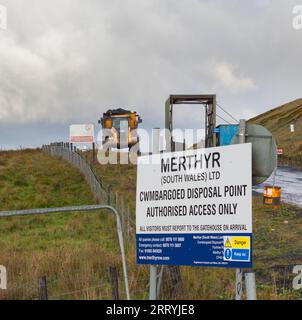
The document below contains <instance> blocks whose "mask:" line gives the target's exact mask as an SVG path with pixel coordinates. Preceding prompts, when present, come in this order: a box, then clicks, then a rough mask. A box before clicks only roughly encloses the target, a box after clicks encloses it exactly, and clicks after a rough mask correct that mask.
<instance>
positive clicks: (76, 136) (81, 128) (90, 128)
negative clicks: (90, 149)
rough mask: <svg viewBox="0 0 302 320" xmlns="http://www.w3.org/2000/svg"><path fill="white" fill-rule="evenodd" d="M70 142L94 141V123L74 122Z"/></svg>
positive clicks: (70, 130) (70, 131) (71, 127)
mask: <svg viewBox="0 0 302 320" xmlns="http://www.w3.org/2000/svg"><path fill="white" fill-rule="evenodd" d="M69 142H70V143H92V142H94V125H93V124H73V125H71V126H70V127H69Z"/></svg>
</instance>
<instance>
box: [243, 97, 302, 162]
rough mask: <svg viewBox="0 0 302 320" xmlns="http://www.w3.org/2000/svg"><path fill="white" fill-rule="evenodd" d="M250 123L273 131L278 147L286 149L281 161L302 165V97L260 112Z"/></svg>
mask: <svg viewBox="0 0 302 320" xmlns="http://www.w3.org/2000/svg"><path fill="white" fill-rule="evenodd" d="M249 123H254V124H261V125H263V126H265V127H266V128H267V129H268V130H270V131H271V132H272V134H273V135H274V136H275V138H276V140H277V145H278V147H283V148H284V151H285V154H284V156H283V157H281V158H280V161H279V162H281V163H282V164H289V165H296V166H300V167H302V99H298V100H295V101H292V102H289V103H286V104H284V105H282V106H280V107H277V108H275V109H272V110H270V111H268V112H265V113H263V114H260V115H259V116H257V117H255V118H252V119H250V120H249ZM291 124H294V125H295V132H294V133H292V132H291V131H290V125H291Z"/></svg>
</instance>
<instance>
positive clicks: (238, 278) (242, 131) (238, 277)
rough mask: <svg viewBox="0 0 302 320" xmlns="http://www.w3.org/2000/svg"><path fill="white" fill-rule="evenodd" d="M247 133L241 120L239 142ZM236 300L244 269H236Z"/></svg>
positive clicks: (239, 297)
mask: <svg viewBox="0 0 302 320" xmlns="http://www.w3.org/2000/svg"><path fill="white" fill-rule="evenodd" d="M245 133H246V121H245V120H242V119H241V120H240V122H239V131H238V135H239V143H240V144H241V143H245ZM235 289H236V297H235V299H236V300H241V299H242V269H236V286H235Z"/></svg>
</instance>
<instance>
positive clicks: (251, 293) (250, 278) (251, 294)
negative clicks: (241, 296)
mask: <svg viewBox="0 0 302 320" xmlns="http://www.w3.org/2000/svg"><path fill="white" fill-rule="evenodd" d="M245 288H246V300H257V294H256V278H255V273H254V272H249V273H246V274H245Z"/></svg>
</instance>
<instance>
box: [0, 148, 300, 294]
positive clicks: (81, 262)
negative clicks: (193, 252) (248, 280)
mask: <svg viewBox="0 0 302 320" xmlns="http://www.w3.org/2000/svg"><path fill="white" fill-rule="evenodd" d="M71 147H72V146H71V145H69V144H63V143H60V144H52V145H50V146H43V150H44V151H45V152H47V153H48V154H50V155H51V156H56V157H60V158H62V159H65V160H66V161H68V162H70V163H71V164H72V165H73V166H75V167H77V168H78V169H79V170H80V171H81V172H82V173H83V175H84V176H85V178H86V180H87V182H88V183H89V185H90V188H91V190H92V192H93V194H94V195H95V196H96V198H97V200H98V202H99V203H100V204H111V205H112V206H114V207H115V208H116V209H118V211H119V212H120V214H121V222H122V229H123V235H124V239H125V246H126V258H127V268H128V273H129V287H130V293H131V298H132V299H148V295H149V268H148V266H141V265H137V264H136V245H135V242H136V237H135V229H136V226H135V215H134V213H133V212H132V210H131V209H130V207H129V203H126V201H125V199H124V197H123V195H120V194H117V193H112V192H111V193H110V191H109V190H108V189H107V188H106V186H105V185H104V183H103V181H102V179H101V178H100V177H99V176H98V174H97V172H96V169H95V168H94V166H93V165H92V164H91V162H89V161H88V160H87V159H86V158H85V156H84V155H83V154H82V153H81V152H79V151H78V150H77V149H74V148H71ZM77 223H78V221H77ZM96 224H97V222H96ZM72 225H73V226H75V224H72ZM113 226H114V220H113V218H110V219H108V220H106V221H102V222H101V226H100V227H99V232H100V233H102V234H105V235H106V237H102V238H101V240H100V241H98V239H97V240H94V238H92V243H91V245H89V246H87V247H83V246H82V247H79V248H78V249H77V250H74V252H68V250H65V249H64V247H58V248H57V249H47V250H45V253H43V255H41V257H40V258H38V257H37V256H30V255H29V256H28V257H27V259H28V266H27V267H26V268H27V271H26V274H25V273H23V271H22V269H20V268H18V266H19V265H20V261H22V259H21V258H20V257H18V254H20V252H19V253H18V252H17V253H16V254H15V255H16V256H11V257H8V258H7V260H4V261H3V260H2V261H3V264H5V265H7V267H8V270H9V271H10V272H9V275H8V286H7V290H5V291H4V290H0V299H31V300H37V299H41V297H42V296H43V295H41V286H40V284H41V281H40V279H41V277H42V276H45V277H46V290H47V299H49V300H75V299H92V300H93V299H102V300H107V299H125V298H126V293H125V288H124V285H123V276H122V268H121V265H120V263H119V258H118V250H117V249H114V248H115V247H116V241H117V239H116V235H115V230H114V228H113ZM258 236H261V234H259V232H258ZM263 238H264V239H267V233H266V232H264V234H263ZM300 251H301V250H298V251H297V252H296V254H295V255H294V260H295V262H293V263H291V262H290V261H288V263H285V264H284V263H282V264H280V263H279V260H278V259H277V258H276V260H273V259H267V260H263V261H261V258H260V257H258V256H256V260H257V262H258V263H260V262H261V265H259V266H256V268H255V269H254V270H253V271H254V272H255V273H256V281H257V294H258V298H259V299H302V284H301V289H299V288H300V287H299V286H298V289H297V287H296V288H294V286H293V283H294V279H296V282H298V284H299V281H302V278H301V280H299V278H298V280H297V277H299V273H294V267H295V266H297V265H298V264H301V265H302V255H300V256H299V254H298V253H299V252H300ZM22 254H23V253H22ZM25 255H26V253H24V256H25ZM283 258H284V257H283ZM2 261H1V262H2ZM10 261H11V262H10ZM300 261H301V263H299V262H300ZM113 270H115V271H113ZM301 273H302V267H301ZM114 274H115V276H114ZM157 280H158V291H157V293H158V298H159V299H163V300H166V299H169V300H177V299H233V298H234V293H235V289H234V285H235V273H234V270H232V269H217V268H196V267H174V266H165V267H160V266H159V267H158V279H157ZM44 297H45V295H44Z"/></svg>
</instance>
